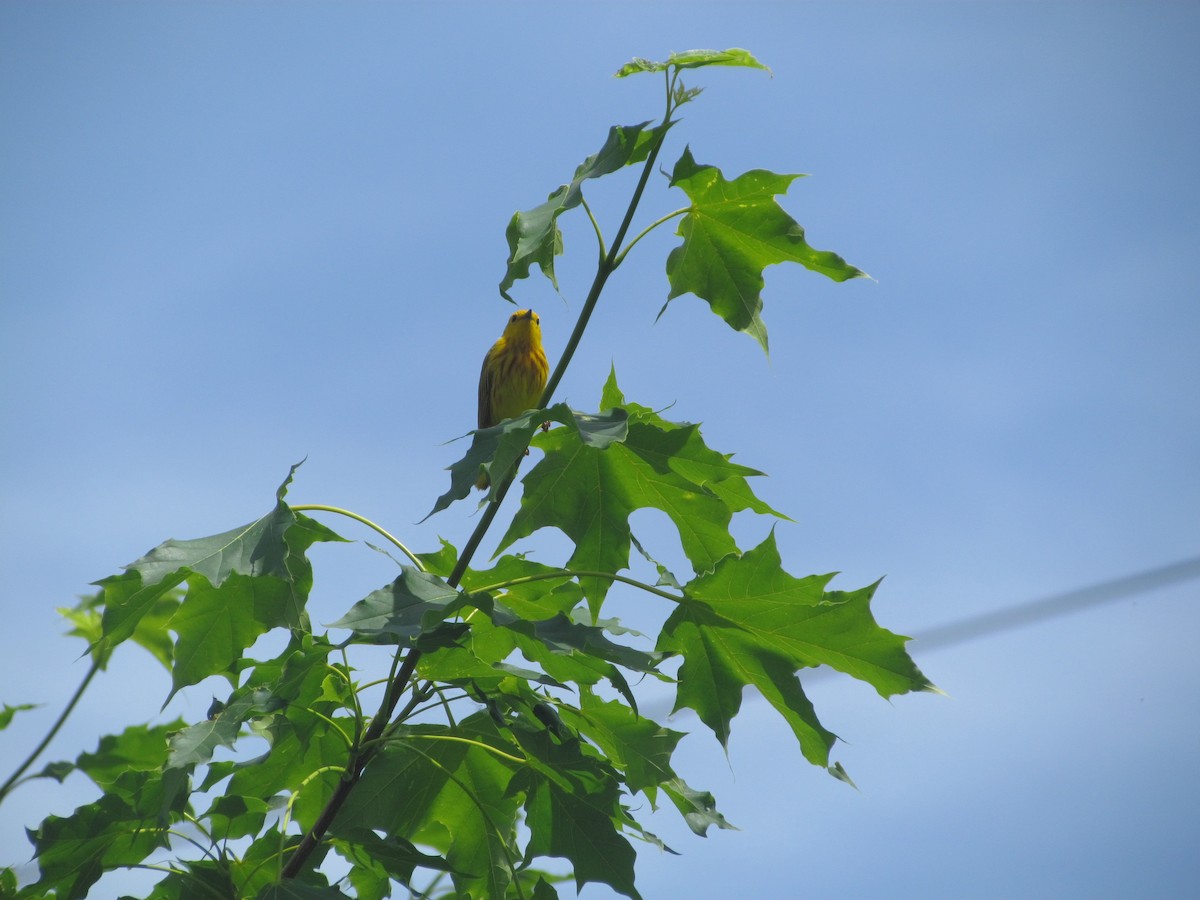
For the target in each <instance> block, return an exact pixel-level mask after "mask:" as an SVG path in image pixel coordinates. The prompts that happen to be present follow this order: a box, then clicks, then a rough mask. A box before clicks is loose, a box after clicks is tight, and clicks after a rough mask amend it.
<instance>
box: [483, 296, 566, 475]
mask: <svg viewBox="0 0 1200 900" xmlns="http://www.w3.org/2000/svg"><path fill="white" fill-rule="evenodd" d="M549 374H550V364H549V363H547V362H546V351H545V350H543V349H542V320H541V319H539V318H538V315H537V313H535V312H534V311H533V310H532V309H519V310H517V311H516V312H515V313H513V314H512V315H511V316H509V317H508V324H507V325H505V326H504V334H502V335H501V336H500V340H498V341H496V343H494V344H492V349H490V350H489V351H488V352H487V355H486V356H484V358H483V368H482V369H481V370H480V372H479V427H480V428H490V427H491V426H493V425H498V424H500V423H501V422H503V421H504V420H505V419H511V418H512V417H513V416H519V415H520V414H521V413H523V412H525V410H527V409H532V408H533V407H535V406H537V402H538V400H540V399H541V398H542V391H544V390H545V389H546V376H547V375H549ZM487 486H488V477H487V475H486V474H483V475H480V476H479V480H478V481H476V482H475V487H477V488H481V489H482V488H486V487H487Z"/></svg>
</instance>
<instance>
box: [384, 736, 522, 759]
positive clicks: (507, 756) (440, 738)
mask: <svg viewBox="0 0 1200 900" xmlns="http://www.w3.org/2000/svg"><path fill="white" fill-rule="evenodd" d="M415 738H420V739H421V740H423V741H453V742H455V743H458V744H469V745H471V746H472V747H478V748H479V749H481V750H486V751H487V752H488V753H494V754H495V755H496V756H499V757H502V758H503V759H507V760H511V761H512V762H515V763H518V764H520V765H522V766H523V765H525V764H526V763H527V762H529V760H527V759H525V757H523V756H513V755H512V754H511V753H505V752H504V751H503V750H500V749H497V748H496V747H493V746H492V745H491V744H485V743H484V742H483V741H473V740H471V739H470V738H464V737H458V736H457V735H453V734H419V733H414V734H406V735H404V736H403V737H395V738H390V739H389V740H392V741H396V742H398V743H403V742H404V741H408V740H413V739H415Z"/></svg>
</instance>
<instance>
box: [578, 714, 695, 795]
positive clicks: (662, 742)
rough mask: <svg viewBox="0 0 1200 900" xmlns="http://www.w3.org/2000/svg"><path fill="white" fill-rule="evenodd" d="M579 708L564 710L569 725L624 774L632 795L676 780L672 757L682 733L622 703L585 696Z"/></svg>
mask: <svg viewBox="0 0 1200 900" xmlns="http://www.w3.org/2000/svg"><path fill="white" fill-rule="evenodd" d="M580 703H581V708H580V709H572V708H570V707H563V708H562V709H561V710H560V714H561V716H562V717H563V719H564V720H565V721H566V723H567V724H568V725H570V726H571V727H572V728H574V729H575V730H576V731H579V732H580V733H581V734H583V735H584V736H585V737H587V738H588V739H589V740H591V741H592V742H593V743H595V744H596V746H597V747H599V748H600V749H601V750H602V751H604V755H605V756H606V757H608V759H609V761H610V762H611V763H612V765H613V766H614V767H616V768H617V769H619V770H620V771H621V772H623V773H624V776H625V783H626V784H627V785H628V786H629V789H630V790H631V791H640V790H644V789H646V788H651V787H656V786H657V785H660V784H662V783H663V782H670V781H672V780H674V779H675V778H676V775H675V772H674V771H672V769H671V754H672V753H674V752H675V745H676V744H678V743H679V741H680V739H681V738H682V737H683V733H682V732H679V731H672V730H671V729H669V728H664V727H663V726H662V725H659V724H658V723H657V722H655V721H653V720H652V719H647V718H644V717H642V716H639V715H637V714H636V713H634V711H633V710H631V709H630V708H629V707H628V706H626V705H625V704H623V703H617V702H616V701H614V700H610V701H603V700H599V699H597V698H595V697H593V696H592V695H591V694H587V693H584V694H582V696H581V698H580Z"/></svg>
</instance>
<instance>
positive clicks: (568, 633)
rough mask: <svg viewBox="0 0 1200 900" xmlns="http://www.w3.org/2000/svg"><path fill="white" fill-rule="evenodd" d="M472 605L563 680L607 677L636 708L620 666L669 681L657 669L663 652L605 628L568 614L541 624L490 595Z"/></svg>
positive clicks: (588, 681) (477, 598)
mask: <svg viewBox="0 0 1200 900" xmlns="http://www.w3.org/2000/svg"><path fill="white" fill-rule="evenodd" d="M471 601H472V603H473V604H475V605H476V607H477V608H478V609H479V610H480V611H482V612H484V613H486V615H487V617H488V619H489V620H490V621H491V623H492V624H494V625H495V626H497V627H498V629H499V630H502V631H507V632H509V633H510V634H511V635H512V641H513V645H515V646H516V647H517V648H519V649H520V651H521V653H522V654H523V655H524V656H525V658H526V659H528V660H529V661H530V662H535V663H537V664H538V665H540V666H541V667H542V668H543V669H544V670H545V672H546V674H548V675H549V676H550V677H551V678H553V679H555V680H557V681H560V682H568V681H572V682H575V683H577V684H580V685H588V686H590V685H593V684H595V683H596V682H597V681H599V680H600V679H601V678H607V679H608V680H609V681H610V682H611V683H612V685H613V687H615V688H616V689H617V690H618V691H619V692H620V693H621V694H622V695H623V696H624V697H625V698H626V700H628V701H629V704H630V706H632V707H634V708H635V709H636V708H637V701H636V700H635V698H634V696H633V692H632V691H631V690H630V688H629V683H628V682H627V681H626V679H625V676H624V675H622V674H621V672H620V670H619V669H617V668H616V666H622V667H624V668H627V669H631V670H633V671H635V672H642V673H646V674H652V675H655V676H656V677H658V678H662V679H666V676H664V675H661V674H660V673H659V672H658V668H657V667H658V664H659V663H660V662H661V661H662V660H663V659H664V656H663V655H662V654H658V653H645V652H643V651H641V650H636V649H634V648H633V647H627V646H625V645H624V644H618V643H615V642H614V641H610V640H609V639H608V638H607V637H605V636H604V629H603V628H598V627H595V626H591V625H583V624H580V623H577V622H574V621H572V620H571V619H570V618H568V617H567V616H566V615H564V614H563V613H557V614H555V615H554V616H553V617H551V618H548V619H541V620H536V621H531V620H528V619H524V618H521V617H520V616H518V615H516V614H515V613H513V611H512V610H510V609H509V608H508V607H506V606H505V605H504V604H503V603H501V602H500V601H494V600H492V599H491V598H490V597H488V596H487V595H486V594H474V595H472V597H471Z"/></svg>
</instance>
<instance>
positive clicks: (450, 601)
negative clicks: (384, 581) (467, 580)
mask: <svg viewBox="0 0 1200 900" xmlns="http://www.w3.org/2000/svg"><path fill="white" fill-rule="evenodd" d="M466 603H467V598H466V595H465V594H463V593H461V592H460V591H457V590H455V589H454V588H452V587H450V586H449V585H448V584H446V582H445V581H443V580H442V579H441V578H439V577H438V576H436V575H430V574H429V573H428V572H422V571H421V570H419V569H416V568H413V567H412V566H404V567H403V571H402V572H401V574H400V576H399V577H398V578H397V579H396V580H395V581H393V582H392V583H391V584H389V585H388V586H387V587H383V588H380V589H379V590H377V591H372V592H371V593H370V594H368V595H367V596H366V597H365V598H363V599H362V600H360V601H358V603H356V604H354V606H353V607H352V608H351V609H350V611H349V612H347V613H346V615H344V616H342V617H341V618H340V619H338V620H337V621H336V622H334V623H333V624H332V625H330V626H329V627H330V628H348V629H350V630H351V631H353V632H354V633H355V634H356V635H361V636H367V637H369V636H372V635H378V634H389V635H395V636H396V637H397V638H399V639H400V640H401V641H402V642H404V643H412V642H414V641H415V640H416V639H417V638H418V637H419V636H420V635H422V634H423V633H425V632H428V631H431V630H433V629H434V628H436V627H437V626H438V625H440V624H441V623H442V622H443V621H444V620H445V619H446V618H447V617H448V616H452V615H454V614H455V613H457V612H458V610H460V609H461V608H462V607H463V606H464V605H466Z"/></svg>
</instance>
